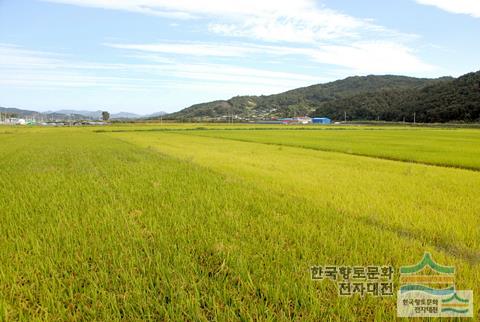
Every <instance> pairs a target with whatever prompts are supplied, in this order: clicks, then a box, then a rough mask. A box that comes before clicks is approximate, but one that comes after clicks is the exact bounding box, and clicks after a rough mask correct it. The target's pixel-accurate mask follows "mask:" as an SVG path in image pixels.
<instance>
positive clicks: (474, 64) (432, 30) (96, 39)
mask: <svg viewBox="0 0 480 322" xmlns="http://www.w3.org/2000/svg"><path fill="white" fill-rule="evenodd" d="M479 35H480V1H477V0H395V1H384V0H383V1H381V0H363V1H354V0H318V1H314V0H295V1H290V0H276V1H274V0H243V1H231V0H223V1H222V0H115V1H114V0H0V75H1V78H0V84H1V86H0V106H8V107H20V108H28V109H36V110H40V111H46V110H58V109H67V108H68V109H91V110H97V109H106V110H109V111H111V112H120V111H129V112H135V113H140V114H146V113H152V112H156V111H161V110H163V111H168V112H172V111H176V110H179V109H181V108H184V107H187V106H189V105H191V104H194V103H200V102H204V101H210V100H214V99H228V98H230V97H232V96H235V95H260V94H274V93H279V92H282V91H285V90H288V89H293V88H297V87H301V86H306V85H311V84H316V83H323V82H328V81H333V80H336V79H340V78H345V77H348V76H352V75H368V74H402V75H410V76H419V77H438V76H444V75H451V76H459V75H462V74H465V73H467V72H471V71H477V70H480V59H479V58H478V57H479V53H480V41H479Z"/></svg>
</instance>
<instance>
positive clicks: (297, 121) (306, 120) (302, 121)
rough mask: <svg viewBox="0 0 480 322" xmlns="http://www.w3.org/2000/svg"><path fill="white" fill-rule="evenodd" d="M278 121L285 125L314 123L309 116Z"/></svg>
mask: <svg viewBox="0 0 480 322" xmlns="http://www.w3.org/2000/svg"><path fill="white" fill-rule="evenodd" d="M278 121H280V122H282V123H283V124H309V123H312V119H311V118H310V117H308V116H301V117H293V118H291V117H287V118H281V119H278Z"/></svg>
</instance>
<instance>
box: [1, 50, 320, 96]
mask: <svg viewBox="0 0 480 322" xmlns="http://www.w3.org/2000/svg"><path fill="white" fill-rule="evenodd" d="M142 48H143V47H142ZM52 56H53V57H55V59H52V58H51V57H52ZM139 57H140V58H142V59H147V60H149V61H150V62H151V63H145V62H144V63H138V64H134V63H128V64H111V63H106V64H105V63H95V62H84V61H72V60H71V59H69V58H66V57H63V56H61V55H58V54H53V53H49V52H41V51H30V50H26V49H23V48H20V47H15V46H9V45H1V44H0V73H1V74H2V78H1V80H0V84H2V85H3V86H10V87H11V86H13V87H19V86H21V87H42V88H44V87H59V88H64V87H67V88H72V87H77V88H83V87H97V88H98V87H103V88H105V87H108V88H111V89H115V88H118V89H119V90H124V89H149V88H150V89H152V88H156V89H159V88H166V87H169V86H171V85H170V84H171V82H172V80H173V81H174V82H177V83H181V82H185V83H188V82H190V83H192V82H198V83H202V84H209V85H210V86H211V87H212V88H215V87H218V86H219V85H221V86H223V85H222V84H225V83H230V84H232V85H233V86H238V87H239V88H246V87H250V88H251V91H252V92H254V91H255V90H256V89H258V86H259V85H260V87H261V88H270V89H274V88H276V89H277V90H273V92H277V91H281V90H286V89H290V88H293V87H297V86H301V85H307V84H311V83H314V82H318V81H321V79H318V78H317V77H313V76H310V75H304V74H299V73H286V72H278V71H270V70H262V69H254V68H246V67H240V66H235V65H228V64H213V63H201V62H200V63H184V62H177V61H175V60H172V59H161V58H160V59H158V58H157V57H155V56H154V57H152V56H148V55H147V56H145V57H143V56H141V55H140V56H139ZM125 75H128V76H125ZM257 93H258V92H257ZM270 93H271V92H270ZM244 94H249V93H248V92H244ZM265 94H268V93H265Z"/></svg>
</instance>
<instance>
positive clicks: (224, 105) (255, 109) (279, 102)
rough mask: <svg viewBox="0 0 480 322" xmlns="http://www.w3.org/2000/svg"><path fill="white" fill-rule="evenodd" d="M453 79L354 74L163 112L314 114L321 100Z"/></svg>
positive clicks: (255, 115)
mask: <svg viewBox="0 0 480 322" xmlns="http://www.w3.org/2000/svg"><path fill="white" fill-rule="evenodd" d="M451 80H453V78H451V77H442V78H437V79H428V78H414V77H407V76H396V75H383V76H375V75H369V76H353V77H348V78H346V79H343V80H337V81H334V82H330V83H325V84H317V85H312V86H308V87H302V88H298V89H293V90H290V91H287V92H284V93H280V94H274V95H268V96H236V97H233V98H231V99H229V100H218V101H213V102H207V103H201V104H195V105H192V106H190V107H187V108H185V109H183V110H181V111H179V112H176V113H172V114H169V115H167V116H166V118H171V119H185V118H187V119H208V118H221V117H225V116H229V115H230V116H232V115H236V116H239V117H241V118H245V119H251V118H272V117H292V116H299V115H313V114H314V112H315V111H316V110H317V109H318V108H319V107H320V106H321V105H322V104H324V103H326V102H331V101H336V100H339V99H343V98H347V97H351V96H354V95H358V94H364V93H371V92H377V91H386V90H406V89H419V88H422V87H424V86H427V85H434V84H437V83H442V82H449V81H451Z"/></svg>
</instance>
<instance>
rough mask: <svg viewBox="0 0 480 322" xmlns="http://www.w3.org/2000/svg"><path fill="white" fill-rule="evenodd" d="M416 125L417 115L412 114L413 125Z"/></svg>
mask: <svg viewBox="0 0 480 322" xmlns="http://www.w3.org/2000/svg"><path fill="white" fill-rule="evenodd" d="M415 123H417V113H416V112H413V124H415Z"/></svg>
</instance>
